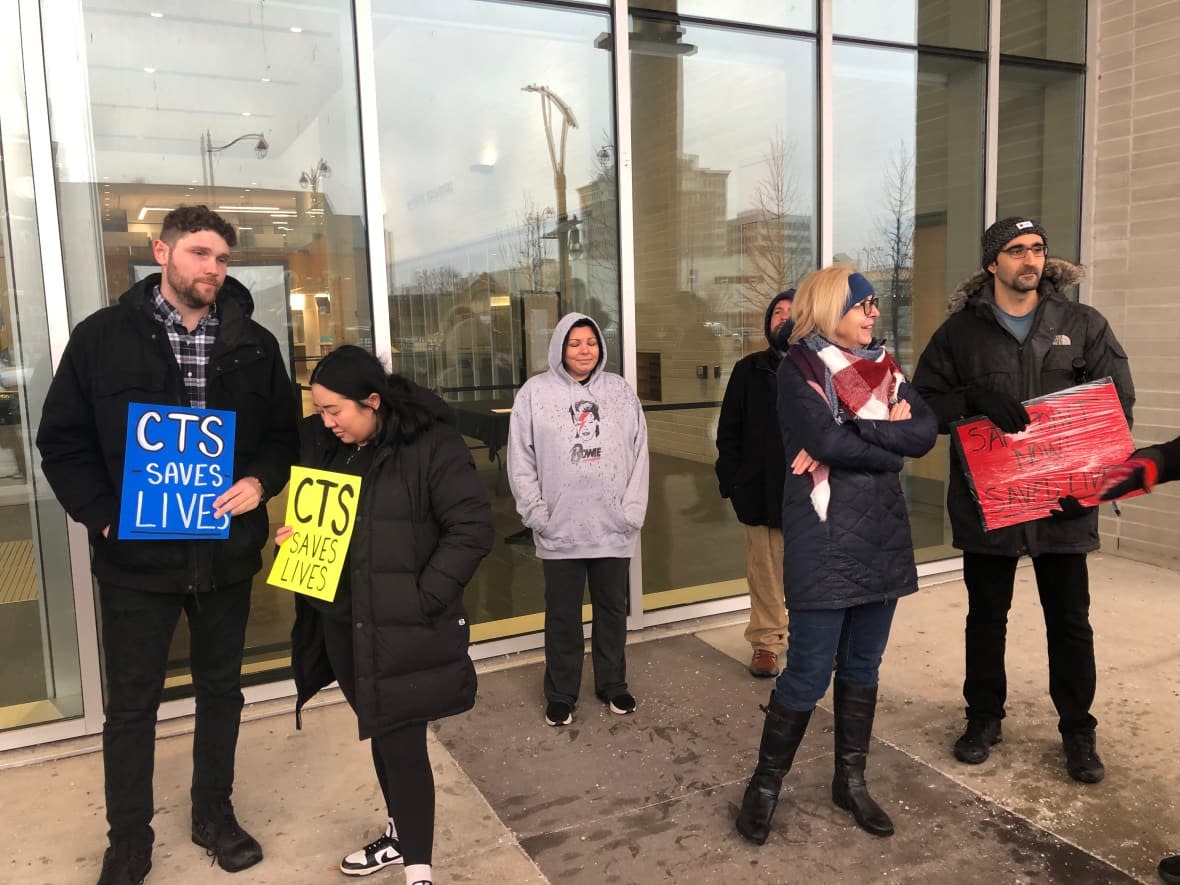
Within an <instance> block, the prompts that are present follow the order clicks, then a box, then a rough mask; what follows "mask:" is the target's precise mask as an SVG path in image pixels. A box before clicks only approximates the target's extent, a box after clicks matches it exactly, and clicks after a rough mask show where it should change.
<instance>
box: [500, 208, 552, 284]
mask: <svg viewBox="0 0 1180 885" xmlns="http://www.w3.org/2000/svg"><path fill="white" fill-rule="evenodd" d="M555 216H556V213H555V212H554V211H553V208H552V207H551V206H542V207H538V206H537V204H536V202H535V201H534V200H533V196H532V194H530V193H529V192H528V191H525V193H524V194H523V195H522V205H521V208H520V209H519V210H517V213H516V227H515V228H512V229H511V230H508V231H501V232H500V233H499V234H498V235H497V239H498V240H499V245H500V253H501V254H502V255H503V256H504V260H505V262H506V264H507V267H505V268H504V270H506V271H507V272H508V279H509V282H508V288H509V289H510V290H511V291H512V292H517V293H520V292H542V291H545V259H546V258H547V257H548V256H547V255H546V251H547V249H546V246H547V243H546V241H545V237H544V234H545V230H546V228H547V227H549V226H550V225H551V222H552V221H553V219H554V217H555Z"/></svg>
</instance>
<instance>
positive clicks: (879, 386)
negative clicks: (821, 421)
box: [791, 334, 905, 522]
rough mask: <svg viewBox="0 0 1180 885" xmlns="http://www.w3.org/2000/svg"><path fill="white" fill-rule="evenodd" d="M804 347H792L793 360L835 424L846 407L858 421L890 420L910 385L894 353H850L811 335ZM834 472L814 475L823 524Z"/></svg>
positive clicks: (868, 349) (817, 471)
mask: <svg viewBox="0 0 1180 885" xmlns="http://www.w3.org/2000/svg"><path fill="white" fill-rule="evenodd" d="M800 343H801V345H802V347H801V348H800V350H795V349H794V348H792V353H791V356H792V357H793V358H794V362H795V364H796V365H797V366H799V368H800V370H801V371H802V373H803V377H804V378H805V379H806V380H807V383H808V385H809V386H810V387H811V388H812V390H814V391H815V392H816V393H818V394H819V395H820V397H822V398H823V400H824V402H826V403H827V404H828V408H829V409H831V410H832V420H833V421H836V422H838V423H840V422H841V417H840V406H841V405H843V406H844V409H845V410H846V411H847V412H849V413H851V414H852V415H855V416H856V417H857V418H864V419H866V420H871V421H888V420H889V409H890V407H891V406H892V405H893V404H894V403H896V402H897V392H898V389H899V388H900V387H901V384H902V382H903V381H905V375H903V374H902V372H901V368H900V367H899V366H898V365H897V363H896V362H894V360H893V357H891V356H890V355H889V351H887V350H886V349H885V348H884V347H866V348H861V349H859V350H856V351H850V350H845V349H844V348H842V347H838V346H837V345H835V344H833V343H832V342H830V341H828V340H827V339H826V338H824V337H822V336H820V335H816V334H811V335H808V336H807V337H806V338H805V339H804V340H803V341H802V342H800ZM800 351H802V352H800ZM817 359H818V364H817ZM830 473H831V471H830V470H829V469H828V466H827V465H826V464H821V465H819V466H818V467H817V468H816V469H815V470H813V471H812V472H811V506H812V508H813V509H814V510H815V512H816V515H817V516H819V521H820V522H827V519H828V503H829V502H830V501H831V497H832V490H831V488H830V486H829V485H828V476H829V474H830Z"/></svg>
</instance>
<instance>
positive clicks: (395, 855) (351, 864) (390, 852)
mask: <svg viewBox="0 0 1180 885" xmlns="http://www.w3.org/2000/svg"><path fill="white" fill-rule="evenodd" d="M395 863H404V861H403V860H402V853H401V848H400V846H399V845H398V843H397V836H395V835H394V834H393V821H390V822H389V823H388V824H386V826H385V832H384V833H382V834H381V835H380V836H379V837H378V838H377V841H375V842H370V843H369V844H368V845H366V846H365V847H364V848H362V849H360V850H359V851H354V852H353V853H352V854H350V855H348V857H346V858H344V860H342V861H340V872H342V873H344V875H346V876H368V875H369V874H370V873H375V872H377V871H378V870H383V869H385V868H386V867H387V866H390V865H392V864H395Z"/></svg>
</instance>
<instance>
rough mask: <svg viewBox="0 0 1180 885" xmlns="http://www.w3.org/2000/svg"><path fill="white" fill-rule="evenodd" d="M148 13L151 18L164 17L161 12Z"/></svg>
mask: <svg viewBox="0 0 1180 885" xmlns="http://www.w3.org/2000/svg"><path fill="white" fill-rule="evenodd" d="M148 15H150V16H151V17H152V18H163V17H164V13H162V12H149V13H148Z"/></svg>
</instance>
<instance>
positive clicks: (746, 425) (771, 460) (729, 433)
mask: <svg viewBox="0 0 1180 885" xmlns="http://www.w3.org/2000/svg"><path fill="white" fill-rule="evenodd" d="M782 297H783V296H782V295H779V296H776V297H775V298H774V299H773V300H772V301H771V302H770V306H769V307H767V309H766V316H765V318H764V319H763V324H762V326H763V331H764V332H765V333H766V334H767V340H768V341H769V336H770V330H769V328H768V326H769V323H770V315H771V314H772V313H773V312H774V306H775V305H776V304H777V303H778V302H779V301H781V300H782ZM781 360H782V357H781V356H780V355H779V352H778V351H777V350H775V349H774V347H773V346H772V347H768V348H766V350H760V351H758V352H757V353H751V354H749V355H748V356H744V357H742V358H741V359H740V360H738V361H737V363H735V364H734V367H733V372H732V373H730V376H729V383H728V384H727V385H726V387H725V397H724V398H723V399H722V401H721V414H720V416H719V417H718V419H717V463H716V464H715V465H714V469H715V470H716V471H717V482H718V485H719V487H720V490H721V497H722V498H729V502H730V503H731V504H732V505H733V512H734V513H736V514H737V518H738V520H739V521H741V522H743V523H745V524H746V525H765V526H770V527H771V528H778V527H779V526H780V524H781V520H782V509H783V480H784V479H785V478H786V473H787V469H786V460H785V459H784V458H783V438H782V434H780V433H779V429H778V409H777V406H776V403H775V400H776V398H777V396H778V392H777V382H776V380H775V373H776V372H777V371H778V364H779V362H780V361H781Z"/></svg>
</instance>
